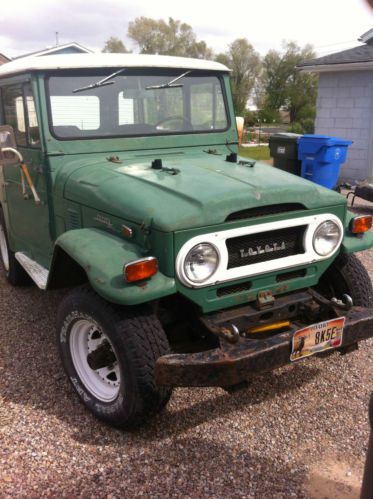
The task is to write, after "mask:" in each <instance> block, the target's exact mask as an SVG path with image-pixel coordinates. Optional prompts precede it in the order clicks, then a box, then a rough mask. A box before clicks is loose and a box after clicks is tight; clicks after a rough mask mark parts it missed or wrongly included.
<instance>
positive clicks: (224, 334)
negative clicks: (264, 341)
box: [218, 324, 240, 343]
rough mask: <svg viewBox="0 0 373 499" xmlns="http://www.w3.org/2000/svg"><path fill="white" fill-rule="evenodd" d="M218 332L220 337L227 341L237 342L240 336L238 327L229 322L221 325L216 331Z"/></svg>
mask: <svg viewBox="0 0 373 499" xmlns="http://www.w3.org/2000/svg"><path fill="white" fill-rule="evenodd" d="M218 334H219V336H220V338H222V339H223V340H226V341H228V343H237V341H238V339H239V337H240V332H239V330H238V327H237V326H235V325H234V324H229V325H228V326H223V327H221V328H220V329H219V331H218Z"/></svg>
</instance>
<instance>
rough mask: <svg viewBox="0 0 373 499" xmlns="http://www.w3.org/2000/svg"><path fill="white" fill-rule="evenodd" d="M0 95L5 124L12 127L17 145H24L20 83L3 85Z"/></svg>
mask: <svg viewBox="0 0 373 499" xmlns="http://www.w3.org/2000/svg"><path fill="white" fill-rule="evenodd" d="M2 96H3V108H4V121H5V124H6V125H10V126H12V127H13V129H14V134H15V138H16V143H17V145H19V146H26V145H27V137H26V120H25V110H24V106H23V90H22V85H9V86H8V87H4V88H3V91H2Z"/></svg>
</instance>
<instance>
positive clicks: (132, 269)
mask: <svg viewBox="0 0 373 499" xmlns="http://www.w3.org/2000/svg"><path fill="white" fill-rule="evenodd" d="M157 272H158V261H157V259H156V258H155V257H154V256H149V257H147V258H141V260H135V261H134V262H129V263H127V264H126V265H125V266H124V268H123V273H124V278H125V280H126V281H127V282H138V281H143V280H144V279H149V277H151V276H152V275H154V274H156V273H157Z"/></svg>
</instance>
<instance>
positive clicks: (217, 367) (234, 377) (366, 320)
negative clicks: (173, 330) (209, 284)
mask: <svg viewBox="0 0 373 499" xmlns="http://www.w3.org/2000/svg"><path fill="white" fill-rule="evenodd" d="M340 315H343V316H345V317H346V321H345V326H344V330H343V342H342V345H341V347H339V348H338V350H342V351H343V349H345V347H348V346H350V345H354V344H356V343H357V342H358V341H360V340H364V339H367V338H370V337H372V336H373V309H368V308H363V307H352V308H351V309H350V310H349V311H348V312H345V313H342V314H340ZM306 325H307V324H304V325H303V326H302V325H301V326H300V325H299V323H297V325H294V327H293V329H292V330H291V331H287V332H285V333H279V334H276V335H274V336H272V337H270V338H266V339H255V340H252V339H250V340H248V339H246V338H243V337H240V338H239V339H238V341H237V342H236V343H234V344H232V343H229V342H228V341H226V340H224V339H221V340H220V348H215V349H213V350H208V351H203V352H198V353H190V354H171V355H165V356H163V357H160V358H159V359H158V360H157V362H156V366H155V376H156V382H157V383H158V384H159V385H168V386H220V387H230V386H234V385H238V384H240V383H242V382H244V381H246V380H247V379H249V378H250V377H251V375H252V374H253V373H258V372H262V371H269V370H272V369H274V368H276V367H281V366H283V365H285V364H289V363H290V353H291V346H292V337H293V334H294V332H295V331H296V330H298V329H300V328H301V327H304V326H306Z"/></svg>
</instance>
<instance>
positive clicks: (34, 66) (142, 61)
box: [0, 53, 230, 77]
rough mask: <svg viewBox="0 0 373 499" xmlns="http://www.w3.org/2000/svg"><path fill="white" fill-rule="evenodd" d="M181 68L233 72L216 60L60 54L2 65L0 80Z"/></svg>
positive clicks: (157, 56)
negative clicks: (49, 73)
mask: <svg viewBox="0 0 373 499" xmlns="http://www.w3.org/2000/svg"><path fill="white" fill-rule="evenodd" d="M121 67H132V68H142V67H148V68H180V69H202V70H206V71H230V70H229V69H228V68H227V67H226V66H224V65H223V64H220V63H219V62H215V61H205V60H203V59H189V58H187V57H171V56H166V55H145V54H100V53H98V54H60V55H45V56H39V57H31V56H30V57H23V58H21V59H17V60H15V61H12V62H7V63H5V64H3V65H2V66H0V77H2V76H8V75H12V74H17V73H25V72H29V71H37V70H56V69H57V70H58V69H79V68H121Z"/></svg>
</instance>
